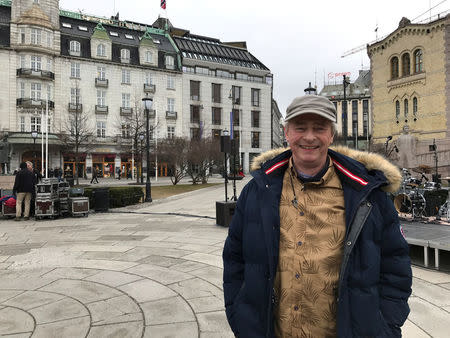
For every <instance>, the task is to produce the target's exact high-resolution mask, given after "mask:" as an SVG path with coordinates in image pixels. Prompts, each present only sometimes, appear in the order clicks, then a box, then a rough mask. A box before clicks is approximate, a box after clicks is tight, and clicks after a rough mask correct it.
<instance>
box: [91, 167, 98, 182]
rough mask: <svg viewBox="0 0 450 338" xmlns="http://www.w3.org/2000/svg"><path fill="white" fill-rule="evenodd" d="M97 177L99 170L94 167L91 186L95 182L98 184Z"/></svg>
mask: <svg viewBox="0 0 450 338" xmlns="http://www.w3.org/2000/svg"><path fill="white" fill-rule="evenodd" d="M97 175H98V168H97V167H94V170H92V179H91V184H93V183H94V180H95V183H98V179H97Z"/></svg>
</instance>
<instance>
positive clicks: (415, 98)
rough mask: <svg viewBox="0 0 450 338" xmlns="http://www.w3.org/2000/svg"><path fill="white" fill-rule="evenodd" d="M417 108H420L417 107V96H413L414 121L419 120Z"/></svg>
mask: <svg viewBox="0 0 450 338" xmlns="http://www.w3.org/2000/svg"><path fill="white" fill-rule="evenodd" d="M417 110H418V107H417V97H414V98H413V115H414V121H416V120H417Z"/></svg>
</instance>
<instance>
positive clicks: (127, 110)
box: [120, 107, 133, 116]
mask: <svg viewBox="0 0 450 338" xmlns="http://www.w3.org/2000/svg"><path fill="white" fill-rule="evenodd" d="M131 114H133V108H130V107H120V115H122V116H123V115H131Z"/></svg>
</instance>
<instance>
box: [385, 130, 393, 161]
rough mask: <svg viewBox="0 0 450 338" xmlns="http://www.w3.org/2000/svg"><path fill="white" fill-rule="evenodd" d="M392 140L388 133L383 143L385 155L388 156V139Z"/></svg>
mask: <svg viewBox="0 0 450 338" xmlns="http://www.w3.org/2000/svg"><path fill="white" fill-rule="evenodd" d="M390 140H392V136H391V135H389V136H388V137H386V142H385V143H384V146H385V150H384V154H385V155H386V157H388V156H389V155H388V145H389V141H390Z"/></svg>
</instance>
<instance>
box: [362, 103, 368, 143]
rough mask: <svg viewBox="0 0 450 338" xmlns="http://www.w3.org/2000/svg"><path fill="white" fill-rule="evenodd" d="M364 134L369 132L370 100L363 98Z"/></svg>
mask: <svg viewBox="0 0 450 338" xmlns="http://www.w3.org/2000/svg"><path fill="white" fill-rule="evenodd" d="M362 105H363V134H364V136H367V135H368V133H369V100H363V102H362Z"/></svg>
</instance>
